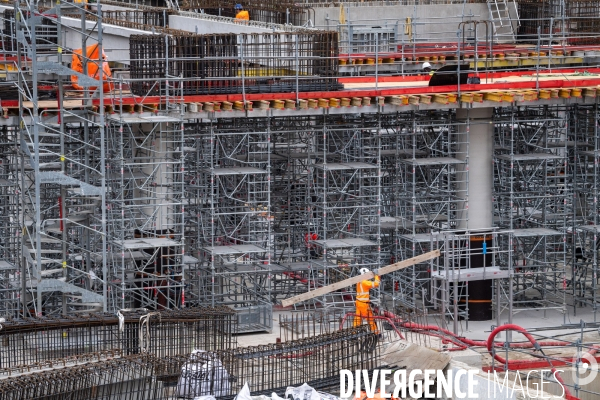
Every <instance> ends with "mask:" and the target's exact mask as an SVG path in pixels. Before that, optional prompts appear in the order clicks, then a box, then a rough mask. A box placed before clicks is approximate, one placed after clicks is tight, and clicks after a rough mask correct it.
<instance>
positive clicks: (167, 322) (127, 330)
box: [0, 306, 237, 370]
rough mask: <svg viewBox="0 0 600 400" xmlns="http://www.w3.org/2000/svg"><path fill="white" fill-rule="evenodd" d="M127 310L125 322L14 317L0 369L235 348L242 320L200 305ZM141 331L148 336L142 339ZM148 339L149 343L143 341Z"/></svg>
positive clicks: (2, 334) (101, 317)
mask: <svg viewBox="0 0 600 400" xmlns="http://www.w3.org/2000/svg"><path fill="white" fill-rule="evenodd" d="M146 315H148V313H147V312H141V311H131V312H123V317H124V318H123V323H122V325H121V324H120V321H119V318H117V317H116V316H115V315H114V314H90V315H86V316H78V317H63V318H50V317H43V318H29V319H12V320H8V321H6V322H3V323H2V329H1V330H0V341H1V342H2V347H1V350H0V366H1V367H2V368H5V369H7V370H11V369H18V368H26V367H27V366H28V365H34V364H40V365H50V364H52V363H54V364H60V363H61V360H63V361H64V360H69V359H73V358H77V357H81V356H86V357H88V356H90V357H93V355H94V354H103V353H111V354H117V355H130V354H139V353H141V352H143V351H146V352H148V353H150V354H153V355H155V356H157V357H165V356H175V355H182V354H187V353H189V352H190V351H192V350H194V349H197V348H202V349H205V350H207V351H209V350H210V351H212V350H222V349H231V348H235V347H236V345H237V344H236V340H235V338H234V337H233V335H234V334H236V333H237V317H236V315H235V312H233V310H231V309H230V308H227V307H223V306H220V307H215V308H210V307H195V308H188V309H185V310H177V311H170V310H165V311H160V312H155V313H151V314H149V316H148V317H147V318H149V320H148V324H147V326H146V325H144V324H142V320H143V318H142V317H144V316H146ZM141 333H143V334H144V335H142V336H141ZM141 338H147V340H146V339H145V340H146V343H143V342H140V339H141Z"/></svg>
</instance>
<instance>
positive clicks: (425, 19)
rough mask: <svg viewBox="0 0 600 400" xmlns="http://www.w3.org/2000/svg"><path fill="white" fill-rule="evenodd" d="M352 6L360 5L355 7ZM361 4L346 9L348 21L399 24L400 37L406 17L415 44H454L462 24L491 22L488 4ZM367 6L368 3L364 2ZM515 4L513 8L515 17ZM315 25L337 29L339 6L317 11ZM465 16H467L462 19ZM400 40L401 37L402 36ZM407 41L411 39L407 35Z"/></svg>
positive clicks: (482, 32)
mask: <svg viewBox="0 0 600 400" xmlns="http://www.w3.org/2000/svg"><path fill="white" fill-rule="evenodd" d="M352 4H357V6H353V5H352ZM360 4H361V3H350V4H349V5H347V6H344V11H345V16H346V22H347V23H350V24H352V25H365V26H382V27H383V26H386V25H387V26H393V25H395V24H396V23H398V33H399V35H401V34H403V33H404V26H405V24H406V21H407V18H411V19H412V22H413V28H412V29H413V37H414V39H415V40H416V41H424V40H428V41H440V42H449V41H455V40H456V38H457V32H458V30H459V24H460V23H461V22H463V21H466V20H468V19H473V20H479V21H482V20H489V19H490V13H489V10H488V6H487V4H485V3H469V4H464V5H463V4H436V5H419V6H401V5H388V6H384V5H381V6H370V7H367V6H364V5H360ZM363 4H368V3H363ZM514 4H515V3H512V6H511V16H512V17H513V18H514V17H515V15H516V12H515V5H514ZM314 11H315V14H314V15H315V17H314V24H315V27H317V28H327V27H329V29H337V25H338V23H339V20H340V7H318V8H315V9H314ZM463 16H464V17H463ZM478 35H485V28H484V27H483V26H482V27H481V28H480V29H479V30H478ZM399 39H401V36H399ZM405 40H408V37H407V36H405Z"/></svg>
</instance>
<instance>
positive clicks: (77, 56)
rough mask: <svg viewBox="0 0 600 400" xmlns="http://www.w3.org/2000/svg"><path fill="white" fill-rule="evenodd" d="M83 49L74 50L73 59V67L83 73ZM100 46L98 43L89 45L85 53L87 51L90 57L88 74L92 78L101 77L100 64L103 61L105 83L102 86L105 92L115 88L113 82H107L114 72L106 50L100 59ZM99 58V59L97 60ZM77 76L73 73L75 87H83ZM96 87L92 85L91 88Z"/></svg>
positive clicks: (72, 78)
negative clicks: (109, 63) (109, 64)
mask: <svg viewBox="0 0 600 400" xmlns="http://www.w3.org/2000/svg"><path fill="white" fill-rule="evenodd" d="M82 50H83V49H77V50H74V51H73V59H72V61H71V68H72V69H73V70H75V71H77V72H80V73H83V60H82V57H81V51H82ZM98 50H99V46H98V45H97V44H95V45H93V46H88V47H86V49H85V53H86V57H87V58H88V62H87V74H88V76H89V77H90V78H93V79H96V80H98V79H100V77H99V65H100V61H101V62H102V73H103V77H102V79H103V80H105V82H104V84H103V85H102V87H103V88H104V91H105V92H109V91H111V90H113V89H114V84H113V83H111V82H107V80H108V79H109V78H112V73H111V71H110V67H109V66H108V61H106V60H107V58H106V54H104V51H103V52H102V60H101V59H100V55H99V54H98V53H99V51H98ZM96 60H98V61H96ZM77 81H78V79H77V76H76V75H71V82H72V83H73V87H74V88H75V89H79V90H81V89H83V87H82V86H80V85H78V84H77ZM95 89H96V88H95V87H91V88H90V90H95Z"/></svg>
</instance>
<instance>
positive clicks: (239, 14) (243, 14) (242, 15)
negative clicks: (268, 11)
mask: <svg viewBox="0 0 600 400" xmlns="http://www.w3.org/2000/svg"><path fill="white" fill-rule="evenodd" d="M235 12H236V14H235V19H237V20H240V21H250V14H249V13H248V11H246V10H244V6H242V5H241V4H236V5H235Z"/></svg>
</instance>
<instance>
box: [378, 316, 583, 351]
mask: <svg viewBox="0 0 600 400" xmlns="http://www.w3.org/2000/svg"><path fill="white" fill-rule="evenodd" d="M383 315H384V316H385V317H387V318H390V319H392V320H394V321H397V323H398V325H399V326H401V327H403V328H407V329H410V330H423V331H439V332H443V333H444V334H446V335H448V336H451V337H453V338H454V339H456V340H458V341H460V342H461V343H462V344H464V345H467V346H475V347H486V346H487V345H488V342H487V341H485V340H471V339H469V338H466V337H462V336H457V335H455V334H454V333H452V332H450V331H449V330H447V329H444V328H440V327H439V326H437V325H421V324H415V323H414V322H402V320H401V319H400V318H398V317H397V316H396V315H395V314H394V313H391V312H389V311H384V312H383ZM504 326H505V325H504ZM515 326H516V325H515ZM539 345H540V346H545V347H554V346H569V345H571V343H570V342H558V341H548V342H540V343H539ZM494 346H496V347H504V343H502V342H495V343H494ZM510 347H512V348H516V349H530V348H532V347H534V346H533V344H531V343H511V345H510Z"/></svg>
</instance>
